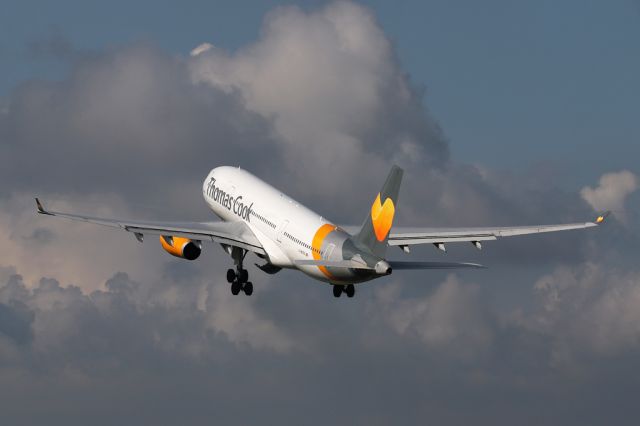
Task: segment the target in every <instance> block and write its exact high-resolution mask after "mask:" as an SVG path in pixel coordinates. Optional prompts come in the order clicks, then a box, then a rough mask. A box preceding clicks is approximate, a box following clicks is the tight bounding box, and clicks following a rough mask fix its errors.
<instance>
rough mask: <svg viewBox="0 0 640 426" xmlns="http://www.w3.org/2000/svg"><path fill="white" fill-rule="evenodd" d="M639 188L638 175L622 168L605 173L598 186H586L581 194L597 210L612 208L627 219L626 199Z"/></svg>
mask: <svg viewBox="0 0 640 426" xmlns="http://www.w3.org/2000/svg"><path fill="white" fill-rule="evenodd" d="M637 189H638V177H637V176H636V175H635V174H633V173H632V172H630V171H628V170H621V171H619V172H611V173H605V174H603V175H602V176H601V177H600V181H599V183H598V186H597V187H595V188H591V187H589V186H587V187H584V188H582V190H581V191H580V195H581V196H582V198H583V199H584V200H585V201H586V202H587V203H589V205H590V206H591V207H593V209H594V210H595V211H598V212H600V211H604V210H612V211H614V212H616V213H617V214H618V216H619V217H620V218H621V219H623V220H625V216H626V215H625V211H624V203H625V200H626V199H627V197H628V196H629V195H631V194H632V193H634V192H635V191H636V190H637Z"/></svg>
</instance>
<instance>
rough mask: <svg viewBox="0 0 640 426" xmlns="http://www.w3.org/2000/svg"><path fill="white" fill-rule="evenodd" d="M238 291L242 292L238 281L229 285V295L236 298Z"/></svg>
mask: <svg viewBox="0 0 640 426" xmlns="http://www.w3.org/2000/svg"><path fill="white" fill-rule="evenodd" d="M240 290H242V284H240V283H239V282H238V281H234V282H233V283H232V284H231V294H233V295H234V296H237V295H238V293H240Z"/></svg>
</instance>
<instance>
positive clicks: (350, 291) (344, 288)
mask: <svg viewBox="0 0 640 426" xmlns="http://www.w3.org/2000/svg"><path fill="white" fill-rule="evenodd" d="M343 292H344V293H346V294H347V297H353V296H354V295H355V294H356V287H355V286H354V285H353V284H347V285H337V284H334V285H333V297H340V296H341V295H342V293H343Z"/></svg>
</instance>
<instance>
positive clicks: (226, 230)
mask: <svg viewBox="0 0 640 426" xmlns="http://www.w3.org/2000/svg"><path fill="white" fill-rule="evenodd" d="M36 205H37V207H38V213H40V214H44V215H48V216H58V217H63V218H65V219H70V220H78V221H81V222H88V223H94V224H96V225H103V226H108V227H111V228H118V229H123V230H125V231H127V232H131V233H133V234H134V235H135V236H136V238H137V239H138V240H139V241H142V238H143V236H144V235H145V234H151V235H171V236H176V237H185V238H190V239H194V240H201V241H212V242H216V243H221V244H227V245H230V246H235V247H240V248H243V249H245V250H249V251H252V252H254V253H258V254H262V255H264V254H266V253H265V251H264V248H263V247H262V244H260V241H258V239H257V238H256V236H255V235H254V234H253V232H252V231H251V229H249V227H248V226H247V225H245V224H244V223H243V222H136V221H128V220H119V219H107V218H100V217H92V216H85V215H79V214H70V213H62V212H55V211H50V210H45V208H44V206H43V205H42V203H41V202H40V200H39V199H37V198H36Z"/></svg>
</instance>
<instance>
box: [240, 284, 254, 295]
mask: <svg viewBox="0 0 640 426" xmlns="http://www.w3.org/2000/svg"><path fill="white" fill-rule="evenodd" d="M242 290H243V291H244V294H246V295H247V296H251V295H252V294H253V284H252V283H251V282H250V281H249V282H246V283H244V285H243V286H242Z"/></svg>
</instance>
